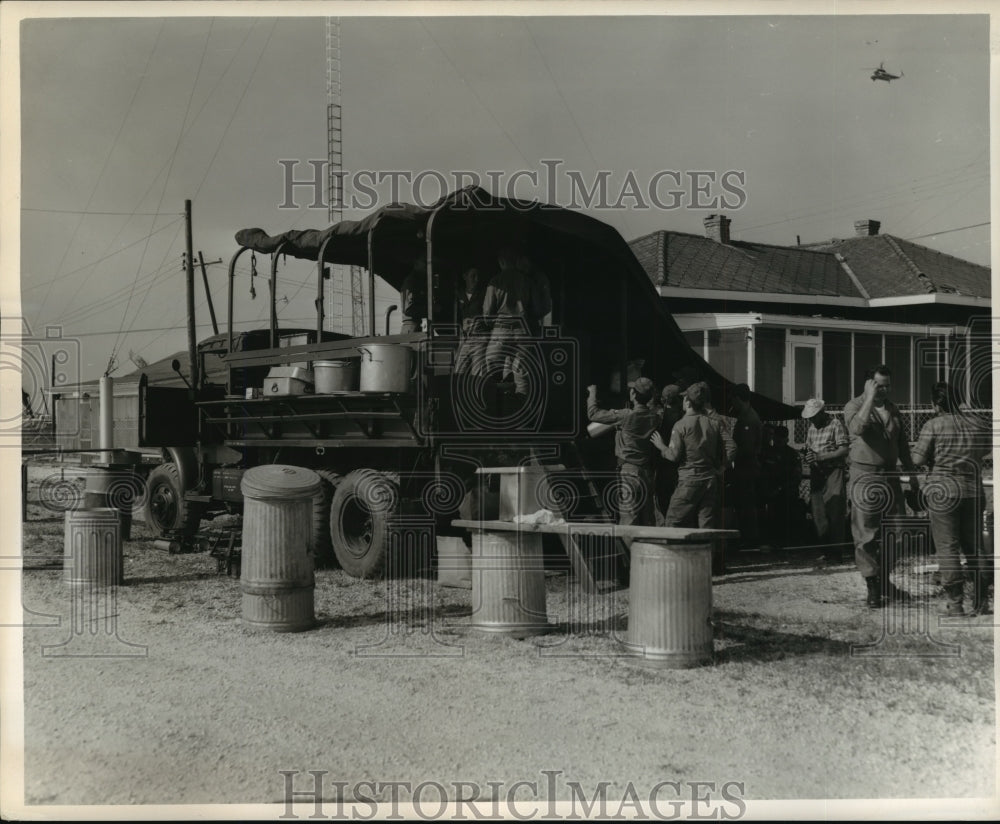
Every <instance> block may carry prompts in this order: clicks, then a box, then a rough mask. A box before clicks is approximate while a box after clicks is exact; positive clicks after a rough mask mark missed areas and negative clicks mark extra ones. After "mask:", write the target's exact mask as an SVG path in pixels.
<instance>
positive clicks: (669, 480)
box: [656, 383, 684, 526]
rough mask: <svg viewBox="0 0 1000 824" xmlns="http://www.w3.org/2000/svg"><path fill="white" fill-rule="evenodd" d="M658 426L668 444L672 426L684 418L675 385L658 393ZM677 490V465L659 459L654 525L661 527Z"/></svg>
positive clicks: (678, 390) (678, 388)
mask: <svg viewBox="0 0 1000 824" xmlns="http://www.w3.org/2000/svg"><path fill="white" fill-rule="evenodd" d="M660 401H661V406H660V426H659V427H658V429H657V431H658V432H659V433H660V437H661V438H663V442H664V443H670V435H671V433H672V432H673V431H674V424H676V423H677V421H679V420H680V419H681V418H682V417H683V416H684V408H683V398H682V396H681V388H680V387H679V386H678V385H677V384H676V383H670V384H667V385H666V386H664V387H663V392H661V393H660ZM676 488H677V464H675V463H674V462H673V461H668V460H667V459H666V458H664V457H662V456H661V457H660V459H659V461H658V463H657V466H656V523H657V525H658V526H662V525H663V523H664V521H665V518H666V514H667V507H669V506H670V498H671V497H672V496H673V494H674V490H675V489H676Z"/></svg>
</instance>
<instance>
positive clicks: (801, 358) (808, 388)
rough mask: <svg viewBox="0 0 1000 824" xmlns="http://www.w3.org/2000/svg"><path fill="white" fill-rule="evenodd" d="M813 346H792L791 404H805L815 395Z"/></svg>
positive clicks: (815, 351)
mask: <svg viewBox="0 0 1000 824" xmlns="http://www.w3.org/2000/svg"><path fill="white" fill-rule="evenodd" d="M818 352H819V349H818V348H817V347H815V346H794V345H793V346H792V403H805V402H806V401H807V400H809V399H810V398H811V397H813V396H814V395H815V393H816V367H817V363H816V355H817V354H818Z"/></svg>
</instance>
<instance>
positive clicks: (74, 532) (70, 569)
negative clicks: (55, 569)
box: [63, 509, 124, 587]
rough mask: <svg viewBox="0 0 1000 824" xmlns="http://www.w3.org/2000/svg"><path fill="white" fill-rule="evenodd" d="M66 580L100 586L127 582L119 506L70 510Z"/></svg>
mask: <svg viewBox="0 0 1000 824" xmlns="http://www.w3.org/2000/svg"><path fill="white" fill-rule="evenodd" d="M63 580H64V581H65V582H66V583H67V584H85V585H88V586H98V587H109V586H117V585H119V584H121V583H123V581H124V559H123V557H122V538H121V521H120V518H119V515H118V510H116V509H70V510H67V512H66V515H65V536H64V541H63Z"/></svg>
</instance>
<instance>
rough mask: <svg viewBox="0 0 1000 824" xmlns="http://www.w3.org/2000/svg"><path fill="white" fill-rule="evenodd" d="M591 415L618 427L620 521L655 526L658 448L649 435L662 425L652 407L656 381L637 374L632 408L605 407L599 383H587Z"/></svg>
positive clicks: (616, 442)
mask: <svg viewBox="0 0 1000 824" xmlns="http://www.w3.org/2000/svg"><path fill="white" fill-rule="evenodd" d="M587 392H588V393H589V394H588V399H587V417H589V418H590V420H591V421H593V422H594V423H606V424H611V425H614V426H615V427H617V430H618V431H617V433H616V436H615V456H616V457H617V458H618V471H619V473H620V475H621V480H622V483H623V485H625V484H627V485H628V489H627V490H623V494H622V496H621V498H622V500H621V506H620V508H619V513H618V522H619V523H620V524H622V525H627V524H635V525H636V526H655V524H656V516H655V512H654V509H653V488H654V487H653V479H654V471H655V459H656V449H654V448H653V445H652V444H651V443H650V440H649V436H650V435H651V434H653V433H654V432H655V431H656V428H657V427H658V426H659V425H660V415H659V414H658V413H657V412H656V411H654V410H653V409H650V407H649V402H650V401H651V400H652V398H653V382H652V381H651V380H650V379H649V378H637V379H636V380H635V381H633V382H632V383H631V384H629V400H630V401H631V403H632V407H631V408H630V409H601V408H600V407H599V406H598V404H597V387H596V386H594V385H591V386H588V387H587Z"/></svg>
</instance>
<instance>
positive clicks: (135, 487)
mask: <svg viewBox="0 0 1000 824" xmlns="http://www.w3.org/2000/svg"><path fill="white" fill-rule="evenodd" d="M142 494H143V492H142V480H141V479H140V478H139V477H138V476H137V475H136V474H135V472H133V471H132V468H131V467H122V466H111V467H108V468H106V469H104V468H99V467H95V468H92V469H90V470H89V471H88V472H87V480H86V484H85V486H84V490H83V508H84V509H105V508H107V509H114V510H117V512H118V518H119V520H120V521H121V538H122V540H123V541H129V540H131V539H132V510H133V509H134V508H135V504H136V502H137V501H141V499H142Z"/></svg>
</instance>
